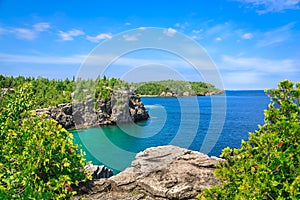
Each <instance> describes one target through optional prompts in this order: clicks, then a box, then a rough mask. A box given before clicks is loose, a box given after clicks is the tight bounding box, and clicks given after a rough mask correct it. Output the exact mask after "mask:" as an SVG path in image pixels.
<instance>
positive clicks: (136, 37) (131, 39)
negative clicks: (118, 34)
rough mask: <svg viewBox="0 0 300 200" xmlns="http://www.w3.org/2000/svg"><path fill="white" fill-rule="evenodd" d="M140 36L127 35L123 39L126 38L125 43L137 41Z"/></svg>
mask: <svg viewBox="0 0 300 200" xmlns="http://www.w3.org/2000/svg"><path fill="white" fill-rule="evenodd" d="M138 36H139V34H137V35H127V34H125V35H123V38H124V40H125V41H137V40H138Z"/></svg>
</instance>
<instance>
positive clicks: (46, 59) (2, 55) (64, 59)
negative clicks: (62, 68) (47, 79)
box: [0, 53, 86, 64]
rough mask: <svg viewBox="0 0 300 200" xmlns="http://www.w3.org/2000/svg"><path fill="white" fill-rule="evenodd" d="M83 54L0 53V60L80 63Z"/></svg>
mask: <svg viewBox="0 0 300 200" xmlns="http://www.w3.org/2000/svg"><path fill="white" fill-rule="evenodd" d="M85 57H86V56H85V55H72V56H68V57H66V56H65V57H63V56H56V57H51V56H41V55H22V54H6V53H0V61H1V62H7V63H37V64H80V63H81V62H82V61H83V60H84V58H85Z"/></svg>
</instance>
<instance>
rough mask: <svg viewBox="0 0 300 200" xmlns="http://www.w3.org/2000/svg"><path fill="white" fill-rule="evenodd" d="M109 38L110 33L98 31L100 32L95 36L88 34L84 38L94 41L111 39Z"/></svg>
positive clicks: (110, 36)
mask: <svg viewBox="0 0 300 200" xmlns="http://www.w3.org/2000/svg"><path fill="white" fill-rule="evenodd" d="M111 38H112V35H111V33H100V34H98V35H96V36H89V35H88V36H86V39H87V40H88V41H91V42H95V43H97V42H99V41H101V40H105V39H111Z"/></svg>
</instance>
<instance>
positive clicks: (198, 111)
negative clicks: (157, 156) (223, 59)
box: [72, 91, 269, 172]
mask: <svg viewBox="0 0 300 200" xmlns="http://www.w3.org/2000/svg"><path fill="white" fill-rule="evenodd" d="M142 101H143V103H144V104H145V106H146V108H147V110H148V111H149V114H150V116H151V118H150V119H149V120H147V121H144V122H141V123H138V124H129V125H122V126H110V127H103V128H91V129H84V130H77V131H72V133H73V134H74V138H75V143H78V144H79V145H80V146H81V148H82V149H83V150H84V151H85V152H86V153H87V154H86V159H87V160H91V161H92V162H93V163H94V164H104V165H106V166H108V167H110V168H113V169H114V170H115V172H118V171H121V170H123V169H125V168H126V167H128V166H130V163H131V161H132V160H133V159H134V156H135V154H136V153H137V152H140V151H143V150H145V149H146V148H148V147H153V146H159V145H167V144H174V145H178V146H181V147H185V148H188V149H191V150H196V151H202V152H204V153H208V154H209V155H214V156H219V155H220V153H221V151H222V149H223V148H225V147H227V146H229V147H239V146H240V144H241V140H242V139H244V140H246V139H247V138H248V132H253V131H255V130H256V129H257V126H258V124H263V123H264V121H263V112H264V110H265V109H267V105H268V103H269V98H268V97H267V96H266V95H265V94H264V92H263V91H227V92H226V95H219V96H213V97H187V98H161V97H155V98H142ZM223 119H224V121H223Z"/></svg>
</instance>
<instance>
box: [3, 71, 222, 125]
mask: <svg viewBox="0 0 300 200" xmlns="http://www.w3.org/2000/svg"><path fill="white" fill-rule="evenodd" d="M24 84H31V85H32V93H33V95H32V96H31V101H32V102H33V109H34V110H35V112H36V114H37V115H46V116H48V117H49V118H52V119H54V120H56V121H57V122H58V123H59V124H61V125H62V126H63V127H64V128H66V129H78V128H89V127H97V126H104V125H115V124H120V123H134V122H138V121H142V120H146V119H148V118H149V115H148V112H147V110H146V109H145V107H144V105H143V103H142V101H141V99H140V96H163V97H175V96H176V97H177V96H179V97H180V96H192V95H201V96H207V95H213V94H219V93H222V91H221V90H218V89H216V88H215V87H214V86H213V85H211V84H207V83H203V82H185V81H178V80H165V81H156V82H142V83H128V82H125V81H123V80H121V79H117V78H107V77H106V76H103V77H102V78H100V77H98V78H97V79H95V80H91V79H89V80H84V79H77V80H75V78H73V79H72V80H70V79H68V78H67V79H65V80H55V79H47V78H42V77H38V78H33V77H23V76H18V77H12V76H10V77H5V76H2V75H0V86H1V88H2V94H1V97H0V98H1V104H6V102H5V101H6V100H5V98H3V97H4V96H5V95H10V96H12V98H14V97H13V96H14V91H15V90H18V89H19V88H20V87H21V86H23V85H24ZM2 99H3V100H2Z"/></svg>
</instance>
